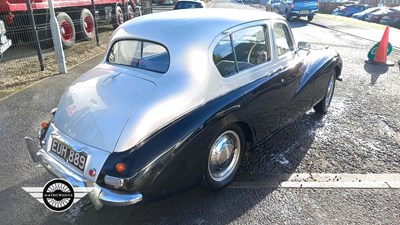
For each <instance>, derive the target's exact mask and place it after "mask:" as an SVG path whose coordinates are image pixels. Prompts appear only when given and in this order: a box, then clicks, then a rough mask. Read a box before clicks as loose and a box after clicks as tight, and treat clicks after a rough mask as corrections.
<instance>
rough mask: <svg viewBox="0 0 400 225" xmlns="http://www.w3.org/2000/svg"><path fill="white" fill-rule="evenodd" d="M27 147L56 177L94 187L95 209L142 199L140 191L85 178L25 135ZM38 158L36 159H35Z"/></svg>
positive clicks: (130, 203) (33, 156) (78, 185)
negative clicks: (124, 191)
mask: <svg viewBox="0 0 400 225" xmlns="http://www.w3.org/2000/svg"><path fill="white" fill-rule="evenodd" d="M25 142H26V147H27V148H28V151H29V153H30V155H31V156H32V159H33V161H34V162H40V163H41V164H42V165H43V166H44V168H46V169H47V170H48V171H49V172H50V173H52V174H53V175H55V176H56V177H59V178H62V179H65V180H67V181H68V182H69V183H70V184H71V185H73V186H74V187H94V189H93V191H91V192H90V193H89V198H90V200H91V202H92V203H93V205H94V207H95V209H100V208H101V207H102V206H103V204H105V205H110V206H128V205H132V204H135V203H138V202H140V201H142V199H143V196H142V194H140V193H137V192H136V193H123V192H117V191H114V190H109V189H107V188H104V187H100V186H99V185H97V184H96V183H93V182H92V181H87V180H85V179H83V178H82V177H81V176H79V175H78V174H76V173H74V172H72V171H71V170H69V169H67V168H66V167H65V166H63V165H62V164H60V163H59V162H58V161H56V160H55V159H54V158H53V157H51V156H50V155H49V154H47V152H46V151H45V150H44V149H42V148H41V147H40V146H39V145H38V144H37V143H36V142H35V141H34V140H33V139H32V138H30V137H25ZM35 160H36V161H35Z"/></svg>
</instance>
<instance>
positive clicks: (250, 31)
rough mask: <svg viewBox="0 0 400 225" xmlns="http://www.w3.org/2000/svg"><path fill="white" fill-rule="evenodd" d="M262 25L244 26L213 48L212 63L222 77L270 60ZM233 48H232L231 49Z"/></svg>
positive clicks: (268, 44)
mask: <svg viewBox="0 0 400 225" xmlns="http://www.w3.org/2000/svg"><path fill="white" fill-rule="evenodd" d="M266 40H269V38H267V36H266V32H265V27H264V26H255V27H249V28H245V29H242V30H239V31H236V32H234V33H232V34H231V35H230V36H227V37H225V38H224V39H222V40H221V41H220V42H219V43H218V44H217V46H216V47H215V49H214V54H213V58H214V63H215V65H216V66H217V68H218V70H219V72H220V73H221V75H222V76H223V77H228V76H232V75H234V74H236V73H238V72H240V71H243V70H246V69H248V68H251V67H254V66H256V65H258V64H263V63H266V62H268V61H270V60H271V50H270V47H269V46H270V43H269V41H266ZM232 48H233V49H232Z"/></svg>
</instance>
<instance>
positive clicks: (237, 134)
mask: <svg viewBox="0 0 400 225" xmlns="http://www.w3.org/2000/svg"><path fill="white" fill-rule="evenodd" d="M244 143H245V139H244V135H243V132H242V130H241V129H240V128H239V127H238V126H235V125H232V126H229V127H226V128H225V129H223V130H222V131H221V132H219V133H218V135H216V136H215V138H213V141H212V142H211V144H210V146H209V148H208V154H207V160H206V163H205V165H204V169H203V187H204V188H205V189H206V190H207V191H218V190H221V189H223V188H224V187H226V186H227V185H228V184H229V183H230V182H231V181H232V180H233V178H234V177H235V175H236V173H237V172H238V170H239V167H240V162H241V161H242V159H243V155H244V151H245V149H244V146H245V145H244Z"/></svg>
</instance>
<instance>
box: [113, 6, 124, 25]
mask: <svg viewBox="0 0 400 225" xmlns="http://www.w3.org/2000/svg"><path fill="white" fill-rule="evenodd" d="M111 23H112V25H113V27H114V28H117V27H119V26H120V25H121V24H123V23H124V12H123V11H122V9H121V7H120V6H119V5H117V6H115V10H114V15H113V17H112V20H111Z"/></svg>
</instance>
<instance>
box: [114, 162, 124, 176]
mask: <svg viewBox="0 0 400 225" xmlns="http://www.w3.org/2000/svg"><path fill="white" fill-rule="evenodd" d="M115 170H116V171H117V172H118V173H123V172H124V171H125V164H123V163H121V162H119V163H117V164H116V165H115Z"/></svg>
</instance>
